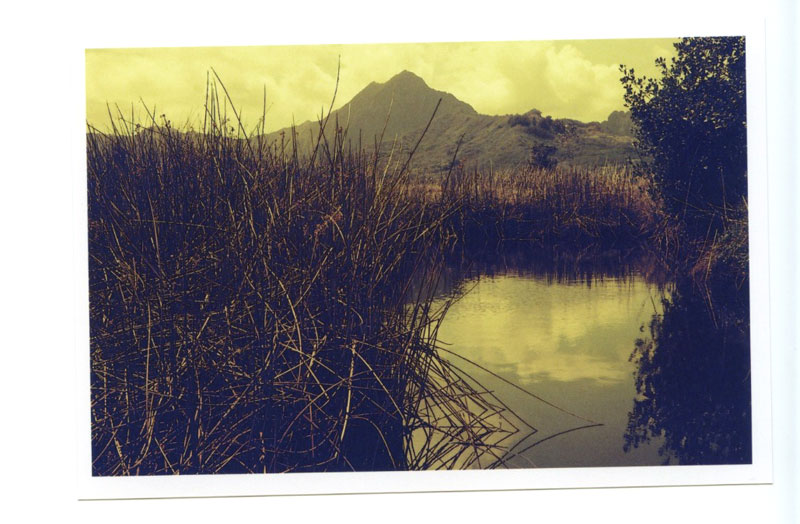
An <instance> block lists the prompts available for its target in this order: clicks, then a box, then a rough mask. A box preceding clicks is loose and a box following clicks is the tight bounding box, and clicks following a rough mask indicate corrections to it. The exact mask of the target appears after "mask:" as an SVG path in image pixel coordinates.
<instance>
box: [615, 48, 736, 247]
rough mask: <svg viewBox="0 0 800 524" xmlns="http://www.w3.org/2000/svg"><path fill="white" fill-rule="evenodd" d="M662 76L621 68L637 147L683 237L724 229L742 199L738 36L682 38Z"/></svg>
mask: <svg viewBox="0 0 800 524" xmlns="http://www.w3.org/2000/svg"><path fill="white" fill-rule="evenodd" d="M675 48H676V50H677V56H676V57H674V58H673V59H672V60H671V61H670V62H669V64H668V63H667V61H666V60H665V59H663V58H659V59H658V60H657V61H656V64H657V65H658V67H659V68H660V70H661V78H660V79H654V78H647V77H643V76H642V77H640V76H636V74H635V72H634V70H633V68H628V67H626V66H624V65H623V66H620V70H621V72H622V73H623V77H622V78H621V81H622V84H623V87H624V88H625V102H626V104H627V106H628V107H629V108H630V111H631V118H632V120H633V122H634V123H635V124H636V127H637V138H638V145H639V147H640V148H641V149H642V153H644V156H645V157H649V158H652V164H651V165H650V166H649V167H650V168H651V169H652V170H653V172H654V174H655V176H656V179H657V180H658V181H659V183H660V185H661V189H662V191H663V195H664V197H665V201H666V204H667V206H668V209H669V210H670V211H672V212H673V213H675V214H676V215H677V216H678V217H679V218H681V219H682V220H683V221H684V224H685V226H686V229H687V232H688V233H689V234H693V236H696V235H702V234H705V233H706V232H708V231H710V230H714V231H716V230H719V229H722V228H723V227H724V223H725V220H724V219H725V218H726V216H727V214H728V212H729V211H730V210H731V209H732V208H734V207H737V206H739V205H740V204H742V203H743V202H744V200H745V199H746V196H747V195H746V192H747V127H746V107H745V40H744V38H743V37H717V38H684V39H683V40H682V41H681V42H679V43H676V44H675Z"/></svg>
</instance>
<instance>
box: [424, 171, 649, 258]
mask: <svg viewBox="0 0 800 524" xmlns="http://www.w3.org/2000/svg"><path fill="white" fill-rule="evenodd" d="M431 193H433V194H438V195H440V198H441V199H442V200H443V201H447V202H451V203H452V202H458V204H459V205H458V212H457V213H455V214H454V215H453V216H452V219H451V220H450V221H449V226H450V227H451V229H452V234H453V235H454V236H455V237H457V238H459V239H461V240H462V241H464V242H467V243H475V242H484V243H485V242H487V241H498V240H499V241H503V240H514V241H519V240H523V241H532V242H534V243H537V244H539V245H548V246H550V245H554V244H559V243H560V244H562V245H567V246H571V247H575V246H578V247H585V246H586V245H588V244H595V245H603V246H608V247H612V246H613V247H620V246H631V245H634V244H636V243H641V242H643V241H647V240H648V239H649V238H650V237H651V236H653V235H654V234H656V232H657V231H658V228H659V227H660V223H661V221H662V219H663V213H662V212H661V205H660V202H659V200H658V198H657V197H656V196H654V195H655V192H654V191H653V186H652V181H651V180H650V179H648V178H646V177H642V176H634V175H633V173H632V172H631V171H630V170H628V169H626V168H624V167H619V166H608V167H605V168H596V169H587V168H567V169H561V168H555V169H542V168H537V167H532V166H529V167H526V168H521V169H515V170H509V169H505V170H498V171H484V172H481V171H477V170H472V171H470V170H468V169H465V168H463V167H461V166H459V167H458V168H456V169H454V170H453V171H452V172H451V173H450V175H449V176H448V177H445V178H443V181H442V183H441V187H439V188H436V189H435V190H434V191H431Z"/></svg>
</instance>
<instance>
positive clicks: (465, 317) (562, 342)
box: [439, 275, 661, 383]
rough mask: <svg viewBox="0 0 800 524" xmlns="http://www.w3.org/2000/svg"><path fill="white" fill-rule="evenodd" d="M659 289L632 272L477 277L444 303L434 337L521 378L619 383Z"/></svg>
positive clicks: (508, 375)
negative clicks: (595, 277)
mask: <svg viewBox="0 0 800 524" xmlns="http://www.w3.org/2000/svg"><path fill="white" fill-rule="evenodd" d="M471 287H472V286H467V288H468V289H469V288H471ZM659 296H660V295H659V292H658V290H657V289H656V288H655V287H654V286H650V285H648V284H646V283H645V282H644V281H643V280H642V279H641V278H638V277H632V278H628V279H625V280H617V279H607V280H603V281H594V282H592V283H591V286H589V285H587V284H585V283H570V284H567V283H556V282H551V283H547V282H546V281H545V280H544V279H541V278H531V277H521V276H514V275H505V276H498V277H494V278H488V279H482V280H480V282H479V283H478V284H477V285H476V286H474V287H472V289H471V291H470V292H469V293H468V294H467V295H466V296H464V297H462V298H461V299H460V300H459V301H458V302H456V303H455V304H454V305H453V306H452V308H451V309H450V310H449V312H448V313H447V317H446V318H445V321H444V322H443V324H442V326H441V328H440V331H439V339H440V341H441V342H442V343H445V344H447V346H448V348H449V349H451V350H452V351H455V352H457V353H459V354H461V355H463V356H464V357H466V358H468V359H470V360H473V361H475V362H477V363H479V364H480V365H482V366H485V367H487V368H489V369H491V370H492V371H494V372H496V373H498V374H501V375H503V376H504V377H506V378H507V379H509V380H512V381H518V382H520V383H534V382H539V381H544V380H555V381H562V382H571V381H577V380H582V379H592V380H595V381H597V382H600V383H618V382H621V381H624V380H629V379H630V374H631V372H632V370H633V368H632V367H631V365H630V364H628V357H629V356H630V354H631V351H632V348H633V341H634V340H635V339H636V338H638V337H640V336H642V335H641V333H640V327H641V326H642V325H643V324H646V323H647V322H648V321H649V319H650V317H651V316H652V314H653V313H654V308H657V310H658V311H660V310H661V305H660V299H659Z"/></svg>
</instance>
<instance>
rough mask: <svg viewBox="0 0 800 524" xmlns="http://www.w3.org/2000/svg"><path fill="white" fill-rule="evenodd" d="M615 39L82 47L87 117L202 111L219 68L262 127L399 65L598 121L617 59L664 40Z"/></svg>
mask: <svg viewBox="0 0 800 524" xmlns="http://www.w3.org/2000/svg"><path fill="white" fill-rule="evenodd" d="M645 42H646V43H647V45H643V44H642V41H636V40H621V41H613V43H614V45H611V44H609V41H598V43H597V44H596V46H593V43H592V42H591V41H584V42H581V41H562V42H489V43H437V44H425V43H417V44H384V45H364V44H360V45H324V46H270V47H257V46H252V47H217V48H203V47H195V48H141V49H102V50H88V51H87V53H86V81H87V83H86V89H87V119H88V120H89V122H90V123H92V124H95V125H101V126H102V125H103V124H105V123H107V122H108V113H107V110H106V103H109V104H111V105H112V106H113V105H114V104H119V106H120V107H121V108H125V109H124V110H125V111H126V113H127V112H128V111H129V109H130V105H131V103H134V104H135V106H138V110H137V111H138V112H139V113H140V114H142V113H144V111H143V110H142V107H141V105H140V104H139V100H140V98H141V99H142V100H144V102H145V103H147V104H148V105H149V106H153V105H155V106H157V108H158V112H159V114H160V113H166V114H167V115H168V116H169V117H170V118H171V119H172V120H173V121H175V122H179V123H182V122H183V121H185V120H186V119H191V118H194V119H195V120H196V121H197V120H199V119H201V117H202V113H203V105H204V102H205V88H206V77H207V75H208V74H209V72H210V70H211V68H214V70H216V71H217V73H218V74H219V75H220V77H221V78H222V80H223V82H224V83H225V86H226V88H227V90H228V92H229V94H230V96H231V97H232V99H233V101H234V103H235V105H236V108H237V110H238V109H241V110H242V111H243V113H244V120H245V122H246V124H247V125H248V126H252V125H255V123H256V122H257V120H258V119H259V118H260V117H261V114H262V110H263V101H264V91H265V89H266V98H267V106H268V108H269V110H268V113H267V124H266V128H267V129H268V130H274V129H278V128H281V127H284V126H288V125H291V123H292V121H293V120H294V121H295V122H296V123H302V122H304V121H306V120H314V119H316V118H317V117H318V116H319V114H320V110H321V108H323V107H324V108H325V110H327V108H328V105H329V104H330V101H331V98H332V96H333V92H334V89H335V87H336V72H337V66H338V64H339V60H340V59H341V75H340V82H339V89H338V94H337V103H336V106H337V107H340V106H342V105H344V104H345V103H346V102H347V101H349V100H350V99H351V98H352V97H353V96H355V95H356V94H357V93H358V92H359V91H360V90H361V89H363V88H364V87H365V86H366V85H367V84H369V83H370V82H372V81H377V82H385V81H386V80H388V79H389V78H391V77H392V76H394V75H395V74H397V73H398V72H400V71H402V70H403V69H408V70H410V71H413V72H414V73H416V74H418V75H419V76H421V77H422V78H424V79H425V81H426V82H427V83H428V84H429V85H430V86H431V87H433V88H435V89H439V90H442V91H447V92H450V93H453V94H454V95H455V96H456V97H458V98H460V99H461V100H463V101H465V102H467V103H469V104H471V105H472V106H473V107H474V108H475V109H476V110H477V111H478V112H481V113H486V114H509V113H523V112H526V111H528V110H530V109H532V108H537V109H539V110H541V111H542V112H544V113H545V114H550V115H552V116H554V117H569V118H576V119H579V120H584V121H587V120H601V119H604V118H605V117H606V116H607V115H608V114H609V113H610V112H611V111H613V110H615V109H621V108H622V89H621V87H620V84H619V76H620V75H619V72H618V64H619V63H621V62H626V63H629V64H632V65H635V66H636V67H637V71H643V72H644V71H647V67H648V66H647V64H652V61H653V60H654V59H655V57H656V56H659V54H663V53H662V51H664V50H665V49H669V47H670V41H668V40H657V41H645Z"/></svg>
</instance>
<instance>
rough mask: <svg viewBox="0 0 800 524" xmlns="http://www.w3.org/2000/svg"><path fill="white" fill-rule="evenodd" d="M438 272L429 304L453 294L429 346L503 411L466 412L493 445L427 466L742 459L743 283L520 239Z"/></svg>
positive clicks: (746, 385)
mask: <svg viewBox="0 0 800 524" xmlns="http://www.w3.org/2000/svg"><path fill="white" fill-rule="evenodd" d="M442 268H444V269H442ZM439 269H440V271H441V272H440V273H438V272H435V271H434V272H433V273H436V274H441V276H440V278H439V279H438V280H437V281H436V282H437V283H436V286H435V289H434V291H433V293H434V294H435V296H437V297H438V298H436V300H435V302H434V309H436V308H437V307H439V306H441V305H443V304H445V303H447V301H448V300H452V299H455V301H454V302H453V303H452V304H451V305H450V307H449V309H448V310H447V313H446V315H445V317H444V319H443V321H442V323H441V325H440V327H439V330H438V344H439V346H440V350H439V352H440V355H442V356H443V357H445V358H446V359H448V360H449V361H450V362H452V363H454V364H455V365H457V366H458V367H459V368H460V369H461V370H462V371H463V372H465V373H466V374H467V375H468V376H469V377H471V378H472V379H474V380H476V381H477V382H478V383H479V384H480V387H478V388H477V389H479V390H480V389H481V387H483V388H485V389H486V390H488V391H489V392H491V393H492V394H493V395H494V399H496V402H494V405H495V406H497V405H501V406H502V407H503V413H502V416H499V415H497V414H493V413H491V412H488V414H487V411H486V410H485V409H483V410H482V411H476V412H475V413H472V414H471V415H473V416H475V417H477V418H479V419H481V420H482V421H488V422H490V423H491V424H489V425H493V426H494V427H497V428H502V429H503V430H506V431H507V430H509V429H511V430H512V434H511V435H510V436H509V434H508V433H507V432H506V433H503V432H499V433H497V434H496V435H492V436H488V437H487V438H486V441H487V442H488V443H489V444H498V445H500V446H502V451H501V452H500V453H494V454H489V453H487V454H484V455H483V456H482V457H481V460H480V461H472V462H470V461H471V458H470V457H468V456H467V455H465V456H464V458H463V460H457V461H455V464H448V463H447V462H446V461H443V462H442V463H440V466H441V465H444V467H464V466H465V465H469V467H478V468H486V467H498V466H499V467H593V466H604V467H610V466H655V465H679V464H742V463H749V462H750V461H751V456H752V454H751V411H750V409H751V406H750V375H749V370H750V346H749V322H748V318H749V299H748V295H747V286H743V285H741V283H737V282H734V281H729V280H725V279H723V280H722V281H720V282H717V283H715V284H713V286H712V287H713V289H711V288H703V289H700V288H698V285H697V283H696V282H695V281H693V280H692V279H691V278H688V277H686V276H681V275H671V276H668V275H665V274H664V273H663V272H660V271H659V270H658V265H657V264H655V263H654V262H653V261H652V260H650V259H648V258H647V257H646V256H642V255H641V254H639V255H635V254H633V253H630V252H629V253H622V252H606V253H597V252H592V251H587V252H578V253H567V252H559V251H558V250H552V251H547V250H542V249H538V250H537V249H535V248H530V247H528V248H525V249H511V250H504V251H503V252H483V253H470V254H469V256H465V255H461V256H459V257H452V258H451V259H449V261H448V262H445V263H443V264H441V265H440V266H439ZM427 271H428V273H427V274H429V275H430V274H431V271H430V269H428V270H427ZM712 296H713V298H712ZM709 303H712V304H713V306H714V307H712V308H709ZM434 382H436V380H434ZM438 382H441V379H439V380H438ZM437 417H439V418H440V414H439V413H434V418H437ZM413 436H414V441H415V444H416V443H417V442H419V441H420V440H421V435H418V434H416V433H415V434H414V435H413ZM499 457H501V460H497V459H498V458H499Z"/></svg>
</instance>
